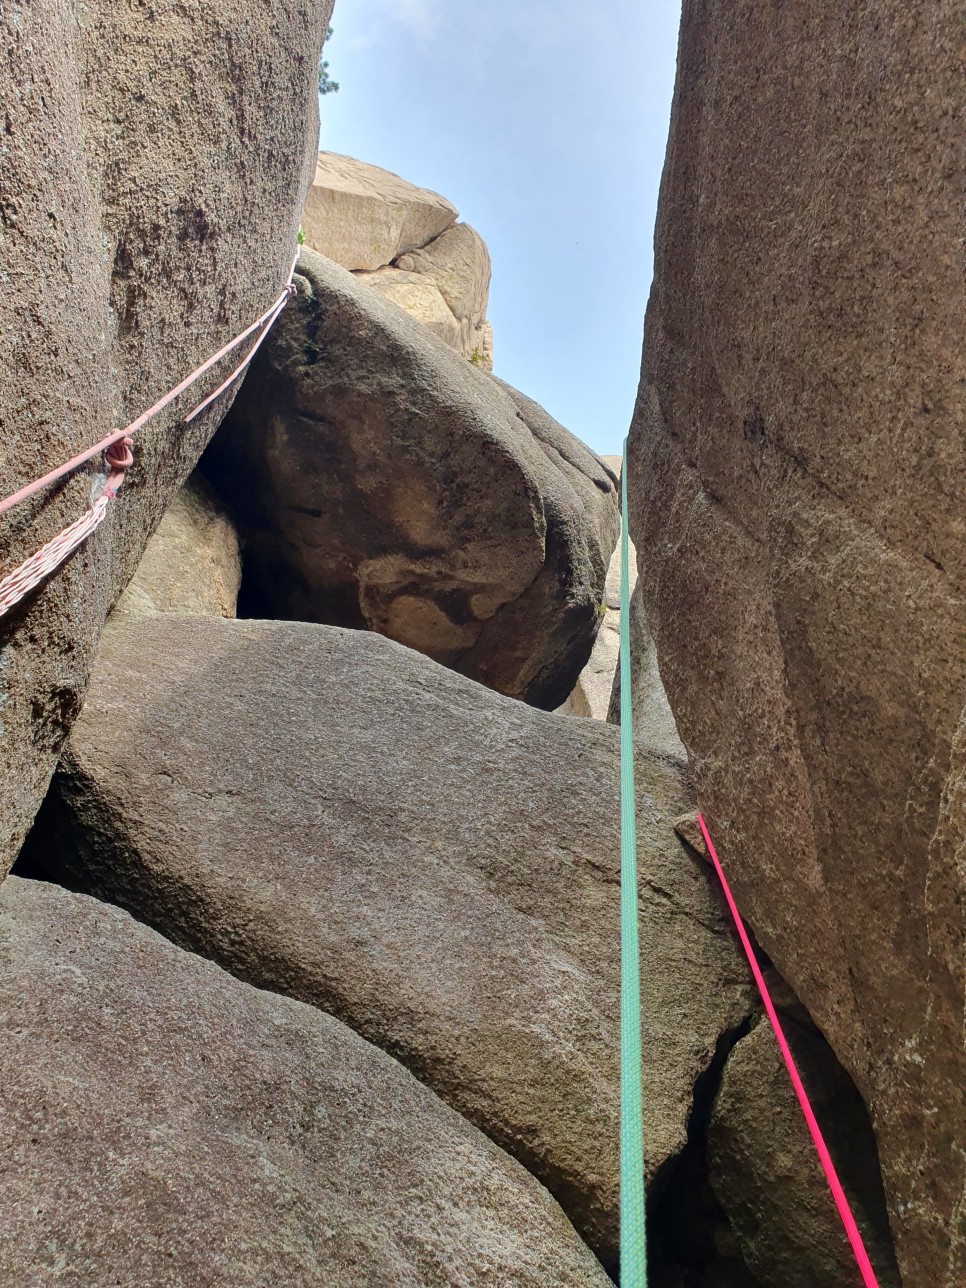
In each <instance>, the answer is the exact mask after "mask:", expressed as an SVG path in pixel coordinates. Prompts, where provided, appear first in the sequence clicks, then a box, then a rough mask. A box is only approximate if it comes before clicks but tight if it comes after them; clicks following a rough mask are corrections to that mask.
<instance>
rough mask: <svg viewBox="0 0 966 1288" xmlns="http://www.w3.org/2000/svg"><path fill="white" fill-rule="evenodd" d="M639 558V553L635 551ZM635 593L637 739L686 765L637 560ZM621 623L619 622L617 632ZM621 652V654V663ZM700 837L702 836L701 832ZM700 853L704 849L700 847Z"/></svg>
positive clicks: (616, 688) (613, 697) (616, 687)
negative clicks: (665, 690)
mask: <svg viewBox="0 0 966 1288" xmlns="http://www.w3.org/2000/svg"><path fill="white" fill-rule="evenodd" d="M635 555H636V552H635ZM632 575H633V576H634V579H635V586H634V593H633V594H632V595H631V604H630V609H631V617H630V637H631V660H632V674H631V712H632V723H633V728H634V737H635V738H636V739H638V741H640V742H642V743H643V744H644V745H646V746H648V747H650V748H651V749H652V750H654V751H661V752H664V753H665V754H666V755H668V756H674V757H675V758H676V759H678V760H680V761H681V762H682V764H685V763H687V758H688V757H687V752H686V751H685V749H684V745H683V744H682V742H681V739H680V736H679V735H678V729H677V725H676V724H675V721H674V715H673V713H672V711H671V707H670V705H669V703H668V699H667V694H666V693H665V692H664V684H663V682H662V680H661V673H660V671H659V669H658V663H657V650H656V649H655V647H654V639H653V637H652V635H651V632H650V629H649V628H648V625H647V620H646V618H645V616H644V599H643V596H642V594H641V587H640V586H639V585H637V584H636V582H637V576H636V559H635V572H634V573H633V574H632ZM619 627H620V623H619V622H618V629H619ZM619 658H620V653H619V651H618V660H619ZM607 719H608V720H609V721H610V722H611V724H620V720H621V677H620V672H619V671H617V670H615V672H614V683H613V687H612V689H611V693H610V705H609V707H608V709H607ZM699 834H700V833H699ZM697 848H698V850H699V852H700V851H701V848H702V847H701V846H699V847H697Z"/></svg>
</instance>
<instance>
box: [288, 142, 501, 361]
mask: <svg viewBox="0 0 966 1288" xmlns="http://www.w3.org/2000/svg"><path fill="white" fill-rule="evenodd" d="M457 217H458V216H457V210H456V207H455V206H453V205H452V204H451V203H450V202H449V201H447V200H446V198H445V197H441V196H440V195H439V193H436V192H430V191H429V190H428V189H427V188H419V187H417V186H416V185H415V184H413V183H409V182H407V181H406V180H405V179H401V178H400V177H399V175H396V174H392V173H391V171H389V170H383V169H381V168H380V167H379V166H375V165H367V164H366V163H365V162H364V161H356V160H355V158H354V157H347V156H340V155H339V154H338V153H335V152H320V153H319V155H318V161H317V163H316V168H315V179H314V181H313V183H312V186H311V188H310V189H309V194H308V198H307V200H306V204H305V211H304V213H303V215H302V221H303V224H302V226H303V232H304V235H305V241H306V244H307V245H308V246H311V247H312V248H313V250H317V251H318V252H319V253H320V254H322V255H325V256H326V257H327V258H328V259H331V260H334V261H335V262H336V263H337V264H341V265H342V267H343V268H348V269H351V270H352V271H353V272H355V273H357V275H358V277H359V279H360V281H364V282H365V283H366V285H368V286H371V287H372V288H373V289H374V290H377V291H379V293H380V294H381V295H383V296H385V298H386V299H387V300H392V302H393V303H394V304H397V305H398V306H399V307H400V308H402V309H405V310H406V312H407V313H409V314H410V315H411V316H412V317H414V318H416V320H417V321H418V322H421V323H422V324H423V326H425V327H428V329H429V330H430V331H432V332H433V334H434V335H437V336H439V338H440V339H441V340H444V341H445V342H446V343H447V344H448V345H449V346H450V348H451V349H455V350H456V351H457V352H458V353H461V354H462V355H463V357H464V358H468V359H469V360H470V361H471V362H473V363H474V364H475V365H477V366H481V367H484V368H486V369H487V370H490V369H491V368H492V366H493V331H492V328H491V327H490V324H489V322H488V321H487V320H486V306H487V300H488V297H489V290H490V255H489V251H488V250H487V248H486V243H485V242H484V240H483V238H482V237H481V236H480V235H479V233H478V232H477V231H476V230H475V229H473V228H471V227H470V226H469V224H462V223H457V222H456V221H457Z"/></svg>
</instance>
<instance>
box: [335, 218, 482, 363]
mask: <svg viewBox="0 0 966 1288" xmlns="http://www.w3.org/2000/svg"><path fill="white" fill-rule="evenodd" d="M356 277H358V278H359V280H360V281H362V282H365V284H366V285H367V286H371V287H373V288H374V289H375V290H377V291H379V293H380V294H381V295H384V296H385V297H386V299H387V300H392V302H393V303H394V304H398V305H399V307H400V308H403V309H405V310H406V312H407V313H409V314H410V315H411V316H412V317H414V318H415V319H416V320H417V321H418V322H422V324H423V326H425V327H428V328H429V329H430V331H432V332H433V334H434V335H438V336H439V338H440V339H441V340H445V342H446V343H447V344H448V345H449V347H450V348H451V349H455V350H456V351H457V353H461V354H462V355H463V357H464V358H469V360H470V361H471V362H472V363H474V364H475V365H476V366H480V367H483V368H484V369H485V370H487V371H490V370H492V368H493V330H492V328H491V326H490V324H489V322H487V320H486V306H487V301H488V299H489V293H490V252H489V251H488V250H487V248H486V243H485V242H484V240H483V238H482V237H481V236H480V234H479V233H478V232H477V231H476V230H475V229H474V228H471V227H470V226H469V224H454V226H453V227H452V228H448V229H447V230H446V232H444V233H441V234H440V235H439V236H438V237H437V238H436V239H435V240H434V241H431V242H430V243H429V244H428V245H427V246H425V247H424V248H423V249H422V250H418V251H414V252H413V253H412V254H410V255H401V256H400V257H399V258H398V259H397V260H396V261H395V262H394V263H393V264H390V265H387V266H386V267H385V268H380V269H378V270H377V271H376V272H374V273H357V274H356Z"/></svg>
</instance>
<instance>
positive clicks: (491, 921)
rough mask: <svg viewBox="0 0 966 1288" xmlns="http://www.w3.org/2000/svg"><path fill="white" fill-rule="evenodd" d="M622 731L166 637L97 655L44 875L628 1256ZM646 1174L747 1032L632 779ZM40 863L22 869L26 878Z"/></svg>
mask: <svg viewBox="0 0 966 1288" xmlns="http://www.w3.org/2000/svg"><path fill="white" fill-rule="evenodd" d="M618 760H619V755H618V737H617V733H616V731H615V730H614V729H613V728H612V727H611V726H609V725H606V724H602V723H597V722H591V721H580V720H572V719H567V718H564V717H561V716H555V715H549V714H546V713H543V712H539V711H535V710H533V709H531V708H529V707H527V706H525V705H523V704H522V703H517V702H511V701H509V700H508V699H505V698H502V697H500V696H498V695H496V694H493V693H491V692H489V691H488V690H486V689H485V688H483V687H482V686H480V685H477V684H474V683H472V682H470V681H469V680H467V679H465V678H464V677H462V676H459V675H456V674H455V673H453V672H452V671H448V670H446V669H444V668H442V667H439V666H437V665H435V664H434V663H432V662H431V661H429V660H428V659H426V658H423V657H421V656H420V655H419V654H417V653H414V652H412V651H409V650H406V649H403V648H401V647H399V646H398V645H396V644H393V643H391V642H390V641H388V640H385V639H382V638H380V637H379V636H376V635H373V634H369V633H365V632H351V631H342V630H338V629H333V628H326V627H319V626H312V625H306V624H300V623H271V622H253V621H238V622H231V621H225V620H223V619H217V618H199V617H195V618H187V617H185V618H174V617H170V616H163V617H155V618H150V619H149V618H142V619H131V620H128V621H125V622H122V623H120V624H119V626H118V628H117V629H116V630H112V631H111V632H110V633H109V634H108V635H106V636H105V638H104V640H103V642H102V647H101V650H100V652H99V655H98V664H97V670H96V676H95V680H94V688H93V690H92V692H91V698H90V701H89V703H88V705H87V707H86V708H85V711H84V713H83V715H82V717H81V719H80V721H79V723H78V725H77V727H76V729H75V732H74V735H73V737H72V739H71V742H70V747H69V751H68V752H67V754H66V758H65V760H64V762H63V767H62V772H60V773H59V775H58V779H57V787H56V790H55V792H54V793H53V795H52V796H51V798H50V799H49V801H48V803H47V805H46V806H45V809H44V811H42V813H41V816H40V820H39V821H38V824H37V826H36V827H35V829H34V832H33V834H32V840H31V843H30V846H29V861H30V862H31V863H32V864H34V865H36V868H41V869H43V867H44V866H45V865H46V867H47V869H48V871H49V870H51V869H53V870H54V871H55V872H56V873H57V875H60V876H61V877H63V874H64V868H65V866H66V871H67V879H68V880H69V881H71V882H73V883H77V884H78V885H80V886H82V887H83V888H85V889H88V890H91V891H93V892H95V893H97V894H99V895H102V896H103V897H105V898H107V899H110V900H113V901H115V902H117V903H120V904H122V905H123V906H125V907H127V908H130V909H131V910H133V911H134V912H135V913H136V914H137V915H138V916H139V917H141V918H143V919H144V920H146V921H148V922H150V923H152V924H154V925H156V926H157V927H159V928H160V929H162V930H163V931H164V933H165V934H167V935H168V936H169V937H171V938H172V939H173V940H175V942H177V943H179V944H181V945H183V946H185V947H190V948H192V949H193V950H195V951H197V952H200V953H203V954H205V955H206V956H211V957H213V958H214V959H215V960H217V961H218V962H220V963H221V964H222V965H224V966H225V967H226V968H227V969H229V970H231V971H233V972H234V973H235V974H237V975H239V976H241V977H242V978H244V979H246V980H249V981H250V982H253V983H257V984H259V985H261V986H263V987H266V988H270V989H272V990H274V991H276V992H283V993H287V994H290V995H292V996H294V997H298V998H300V999H302V1000H304V1001H308V1002H312V1003H314V1004H315V1005H317V1006H320V1007H322V1008H323V1009H324V1010H327V1011H330V1012H331V1013H332V1014H334V1015H336V1016H338V1017H339V1018H340V1019H343V1020H344V1021H346V1022H347V1023H348V1024H350V1025H351V1026H352V1027H353V1028H354V1029H356V1030H357V1031H358V1032H359V1033H361V1034H362V1035H363V1036H364V1037H366V1038H368V1039H369V1040H370V1041H372V1042H374V1043H376V1044H378V1045H379V1046H381V1047H382V1048H384V1049H385V1050H387V1051H389V1052H390V1053H391V1054H393V1055H394V1056H396V1057H397V1058H398V1059H400V1060H401V1061H402V1062H403V1063H404V1064H405V1065H406V1066H407V1067H408V1068H410V1069H411V1070H412V1071H413V1072H414V1073H415V1074H416V1076H417V1077H419V1078H420V1079H421V1080H422V1081H423V1082H425V1083H427V1084H428V1085H429V1086H431V1087H432V1088H433V1089H434V1090H435V1091H437V1092H438V1093H439V1094H440V1095H441V1096H442V1097H443V1098H444V1099H445V1100H447V1101H448V1102H449V1103H450V1104H452V1105H453V1106H454V1107H456V1108H457V1109H459V1110H460V1111H461V1112H462V1113H464V1114H465V1115H466V1116H467V1117H468V1118H469V1119H470V1120H471V1121H473V1122H475V1123H476V1124H477V1125H478V1126H480V1127H482V1128H483V1129H484V1130H485V1131H486V1132H487V1133H488V1134H489V1135H490V1136H492V1137H493V1139H494V1140H496V1141H497V1142H498V1143H499V1144H501V1145H502V1146H504V1147H505V1148H506V1149H508V1150H509V1151H510V1152H511V1153H513V1154H514V1155H515V1156H516V1157H517V1158H518V1159H520V1160H521V1161H522V1162H523V1163H524V1164H525V1165H526V1166H527V1167H528V1168H529V1169H530V1170H531V1171H533V1172H534V1173H535V1174H536V1175H537V1176H538V1177H539V1178H540V1179H541V1180H542V1181H543V1182H544V1183H545V1184H546V1186H547V1187H548V1188H549V1189H550V1190H551V1192H552V1193H553V1194H554V1195H555V1196H556V1197H557V1198H558V1200H559V1201H560V1203H561V1204H562V1206H563V1207H564V1210H565V1211H566V1212H567V1214H568V1215H569V1216H570V1218H571V1220H572V1221H573V1222H574V1224H575V1225H576V1226H577V1228H578V1230H579V1231H580V1232H581V1233H582V1234H583V1235H584V1236H585V1238H586V1239H587V1240H588V1242H590V1244H591V1246H593V1247H594V1248H595V1249H596V1250H598V1251H599V1252H600V1254H601V1255H602V1257H604V1258H605V1260H607V1261H608V1262H610V1261H612V1260H613V1256H614V1253H615V1247H616V1234H617V1181H618V1178H617V1148H616V1142H617V1130H618V1128H617V1116H618V1010H619V997H618V992H619V990H618V971H619V943H618V940H619V911H618V883H619V851H620V845H619V823H618V816H619V809H618V796H617V793H618V777H619V775H618ZM637 783H638V792H639V797H638V826H639V833H640V835H639V846H640V863H641V874H642V880H641V915H642V918H643V928H642V936H641V937H642V944H643V948H642V966H643V1003H644V1015H645V1041H644V1051H645V1079H646V1084H647V1087H648V1097H647V1104H648V1109H647V1114H646V1119H645V1151H646V1157H647V1166H648V1174H649V1175H650V1176H652V1177H653V1176H654V1174H655V1173H656V1172H657V1171H658V1170H659V1169H660V1168H662V1166H664V1165H665V1164H666V1163H667V1162H668V1160H669V1159H671V1158H672V1157H673V1156H674V1155H675V1154H676V1153H677V1152H678V1151H679V1150H680V1149H681V1147H682V1145H683V1143H684V1141H685V1139H686V1134H687V1122H688V1116H689V1112H690V1108H691V1096H692V1088H693V1086H694V1082H695V1080H696V1078H697V1076H698V1075H699V1074H700V1073H701V1072H702V1071H703V1069H705V1068H706V1067H707V1065H708V1064H709V1063H710V1060H711V1057H712V1055H713V1053H714V1050H715V1046H716V1043H717V1040H718V1038H719V1036H720V1035H721V1034H722V1032H724V1031H725V1030H728V1029H730V1028H732V1027H733V1026H735V1025H736V1024H737V1023H739V1022H740V1021H741V1020H742V1019H743V1017H744V1016H745V1015H746V1014H747V1013H748V1010H749V1001H750V1000H749V993H748V985H747V975H746V971H745V968H744V966H743V963H742V962H741V961H740V960H739V957H738V955H737V953H736V951H735V948H734V945H733V943H732V940H731V938H730V936H729V934H728V931H727V928H726V925H725V923H724V921H723V918H722V916H721V913H720V910H719V908H718V905H717V903H716V901H715V898H714V896H713V894H712V892H711V890H710V888H709V885H708V881H707V877H706V874H705V871H704V869H703V867H702V865H701V864H700V863H698V862H697V861H696V860H693V859H690V858H689V857H688V856H687V854H686V853H685V851H684V849H683V847H681V846H680V843H679V842H678V841H677V840H676V838H675V837H674V835H673V832H672V829H671V818H672V817H673V816H674V815H675V814H677V813H679V812H681V810H682V808H683V807H684V806H683V804H682V802H687V801H688V800H690V793H689V790H688V787H687V783H686V781H685V780H684V778H683V776H682V773H681V770H680V767H679V766H678V765H677V764H675V763H674V762H673V761H669V760H667V759H666V758H663V757H660V756H656V755H652V754H642V755H641V756H640V757H639V760H638V765H637ZM36 868H35V870H36Z"/></svg>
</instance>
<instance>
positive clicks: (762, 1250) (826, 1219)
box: [708, 1016, 899, 1288]
mask: <svg viewBox="0 0 966 1288" xmlns="http://www.w3.org/2000/svg"><path fill="white" fill-rule="evenodd" d="M782 1026H783V1028H784V1030H785V1036H786V1037H787V1038H788V1041H789V1044H790V1045H791V1047H792V1051H793V1053H794V1056H795V1063H796V1064H797V1066H798V1070H799V1073H800V1074H801V1075H802V1080H803V1081H804V1083H805V1087H806V1090H807V1091H808V1094H809V1099H810V1100H811V1102H812V1107H813V1108H814V1110H815V1113H816V1115H817V1117H818V1119H819V1121H820V1123H821V1126H822V1134H823V1136H824V1137H825V1142H826V1144H827V1145H828V1147H829V1151H830V1153H831V1155H832V1158H833V1160H834V1162H835V1168H836V1171H837V1172H838V1175H839V1179H840V1180H841V1182H842V1186H843V1188H844V1190H845V1193H846V1196H847V1198H848V1200H849V1206H850V1207H851V1209H852V1214H853V1216H854V1217H855V1219H856V1222H857V1224H858V1227H859V1230H860V1231H861V1233H862V1238H863V1241H864V1243H865V1246H866V1251H867V1252H868V1254H869V1259H870V1260H871V1262H872V1265H873V1268H874V1270H875V1273H876V1278H877V1279H878V1282H879V1288H899V1276H898V1271H897V1269H896V1264H895V1253H894V1251H893V1248H892V1242H891V1239H890V1235H889V1224H888V1218H887V1216H886V1209H885V1196H884V1195H883V1192H882V1177H881V1175H880V1172H879V1165H878V1158H877V1155H876V1147H875V1136H874V1135H873V1132H872V1126H871V1124H870V1123H869V1118H868V1114H867V1113H866V1110H865V1106H864V1105H863V1103H862V1099H861V1097H860V1096H859V1093H858V1091H856V1089H855V1086H854V1085H853V1084H852V1082H851V1081H850V1079H849V1077H848V1075H847V1074H846V1073H845V1071H844V1069H843V1068H842V1066H841V1065H840V1064H839V1063H838V1061H837V1060H836V1059H835V1056H834V1055H833V1054H832V1051H831V1049H830V1048H829V1046H828V1044H827V1043H826V1042H825V1040H824V1039H823V1038H822V1036H821V1034H819V1033H817V1032H816V1031H815V1030H814V1029H813V1028H811V1027H808V1026H805V1025H802V1024H798V1023H796V1021H795V1020H793V1019H790V1018H789V1017H787V1016H783V1017H782ZM708 1155H709V1160H710V1169H709V1170H710V1176H711V1183H712V1185H713V1187H714V1191H715V1194H716V1195H717V1198H718V1201H719V1202H720V1204H721V1206H722V1208H723V1209H724V1211H725V1213H726V1214H727V1216H728V1219H729V1221H730V1223H731V1227H732V1229H733V1230H734V1231H735V1234H736V1235H737V1238H738V1242H739V1246H740V1247H741V1250H742V1253H743V1255H744V1259H745V1261H746V1262H747V1264H748V1266H749V1268H750V1269H751V1270H752V1271H753V1272H754V1274H755V1276H756V1277H757V1279H758V1282H759V1283H760V1284H761V1288H839V1286H840V1285H842V1284H850V1283H852V1282H854V1281H855V1279H856V1267H855V1257H854V1255H853V1253H852V1249H851V1247H850V1246H849V1241H848V1238H847V1237H846V1234H845V1230H844V1228H843V1226H842V1223H841V1221H840V1219H839V1215H838V1212H837V1211H836V1208H835V1203H834V1200H833V1198H832V1195H831V1192H830V1191H829V1187H828V1184H827V1182H826V1180H825V1176H824V1174H823V1172H822V1168H821V1165H820V1163H819V1160H818V1157H817V1155H816V1153H815V1149H814V1146H813V1145H812V1141H811V1138H810V1136H809V1134H808V1129H807V1127H806V1125H805V1119H804V1118H803V1116H802V1111H801V1109H800V1107H799V1104H798V1100H797V1099H796V1096H795V1092H794V1090H793V1089H792V1084H791V1082H790V1081H789V1078H788V1073H787V1071H786V1069H785V1065H784V1062H783V1061H782V1057H781V1053H780V1051H779V1050H778V1043H777V1042H776V1041H775V1036H774V1034H773V1033H772V1031H771V1026H770V1025H769V1024H768V1021H767V1020H766V1019H765V1018H764V1016H761V1017H760V1018H759V1022H758V1023H757V1025H756V1027H755V1028H754V1029H753V1030H752V1031H751V1033H750V1034H749V1035H748V1036H747V1037H745V1038H742V1040H741V1041H740V1042H739V1043H738V1044H737V1046H736V1047H735V1048H734V1050H733V1051H732V1052H731V1054H730V1055H729V1057H728V1061H727V1063H726V1065H725V1069H724V1075H723V1077H722V1080H721V1085H720V1087H719V1089H718V1094H717V1096H716V1098H715V1104H714V1111H713V1113H712V1117H711V1125H710V1128H709V1132H708Z"/></svg>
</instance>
